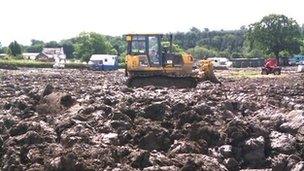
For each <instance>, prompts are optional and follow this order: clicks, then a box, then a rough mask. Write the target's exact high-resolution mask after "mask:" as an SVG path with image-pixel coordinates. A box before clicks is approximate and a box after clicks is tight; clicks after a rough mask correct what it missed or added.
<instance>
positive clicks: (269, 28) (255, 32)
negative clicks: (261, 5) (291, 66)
mask: <svg viewBox="0 0 304 171" xmlns="http://www.w3.org/2000/svg"><path fill="white" fill-rule="evenodd" d="M246 38H247V39H248V41H249V42H250V48H251V49H254V48H260V49H261V50H263V51H265V52H266V53H267V54H271V53H273V54H274V55H275V56H276V57H277V58H279V54H280V52H281V51H284V50H286V51H287V52H289V53H290V54H297V53H299V52H300V45H301V42H300V39H301V30H300V27H299V25H298V23H297V22H296V21H295V20H293V19H291V18H288V17H286V16H284V15H275V14H272V15H268V16H265V17H263V19H262V20H261V21H259V22H257V23H254V24H251V25H249V30H248V33H247V36H246Z"/></svg>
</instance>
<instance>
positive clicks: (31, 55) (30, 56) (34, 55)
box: [22, 53, 39, 60]
mask: <svg viewBox="0 0 304 171" xmlns="http://www.w3.org/2000/svg"><path fill="white" fill-rule="evenodd" d="M38 55H39V53H22V56H23V58H24V59H30V60H36V58H37V56H38Z"/></svg>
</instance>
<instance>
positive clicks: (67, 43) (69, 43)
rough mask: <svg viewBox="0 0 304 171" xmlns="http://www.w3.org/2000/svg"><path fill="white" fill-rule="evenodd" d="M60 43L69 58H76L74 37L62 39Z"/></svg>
mask: <svg viewBox="0 0 304 171" xmlns="http://www.w3.org/2000/svg"><path fill="white" fill-rule="evenodd" d="M59 44H60V46H62V47H63V51H64V53H65V55H66V56H67V58H68V59H72V58H74V52H75V48H74V44H73V40H72V39H68V40H62V41H61V42H60V43H59Z"/></svg>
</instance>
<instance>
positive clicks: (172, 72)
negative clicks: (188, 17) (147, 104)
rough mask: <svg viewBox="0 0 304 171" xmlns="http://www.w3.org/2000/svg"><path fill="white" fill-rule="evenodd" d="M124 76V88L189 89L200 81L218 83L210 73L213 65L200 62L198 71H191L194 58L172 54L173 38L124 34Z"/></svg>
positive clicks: (169, 36)
mask: <svg viewBox="0 0 304 171" xmlns="http://www.w3.org/2000/svg"><path fill="white" fill-rule="evenodd" d="M126 41H127V56H126V59H125V60H126V61H125V62H126V68H125V74H126V76H128V77H129V78H128V80H127V85H128V86H130V87H142V86H146V85H155V86H161V87H171V86H174V87H178V88H186V87H187V88H191V87H196V85H197V83H198V82H199V81H201V80H205V79H207V80H210V81H212V82H219V81H218V80H217V79H216V77H215V76H214V73H213V66H212V62H211V61H209V60H203V61H202V62H201V65H200V66H199V69H200V72H199V73H197V72H194V71H193V57H192V56H191V55H190V54H188V53H177V52H175V51H174V49H175V48H174V46H173V43H172V41H173V36H172V35H171V34H170V35H164V34H127V35H126Z"/></svg>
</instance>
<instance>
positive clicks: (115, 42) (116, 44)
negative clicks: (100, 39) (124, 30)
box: [105, 36, 127, 56]
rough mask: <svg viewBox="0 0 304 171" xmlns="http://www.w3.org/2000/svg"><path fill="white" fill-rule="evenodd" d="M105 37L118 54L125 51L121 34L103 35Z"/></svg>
mask: <svg viewBox="0 0 304 171" xmlns="http://www.w3.org/2000/svg"><path fill="white" fill-rule="evenodd" d="M105 38H106V40H107V41H108V42H109V43H110V44H111V45H112V46H113V48H114V49H115V50H116V52H117V55H118V56H120V55H121V54H123V53H124V52H126V49H127V45H126V42H125V39H124V38H123V37H122V36H117V37H112V36H105Z"/></svg>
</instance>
